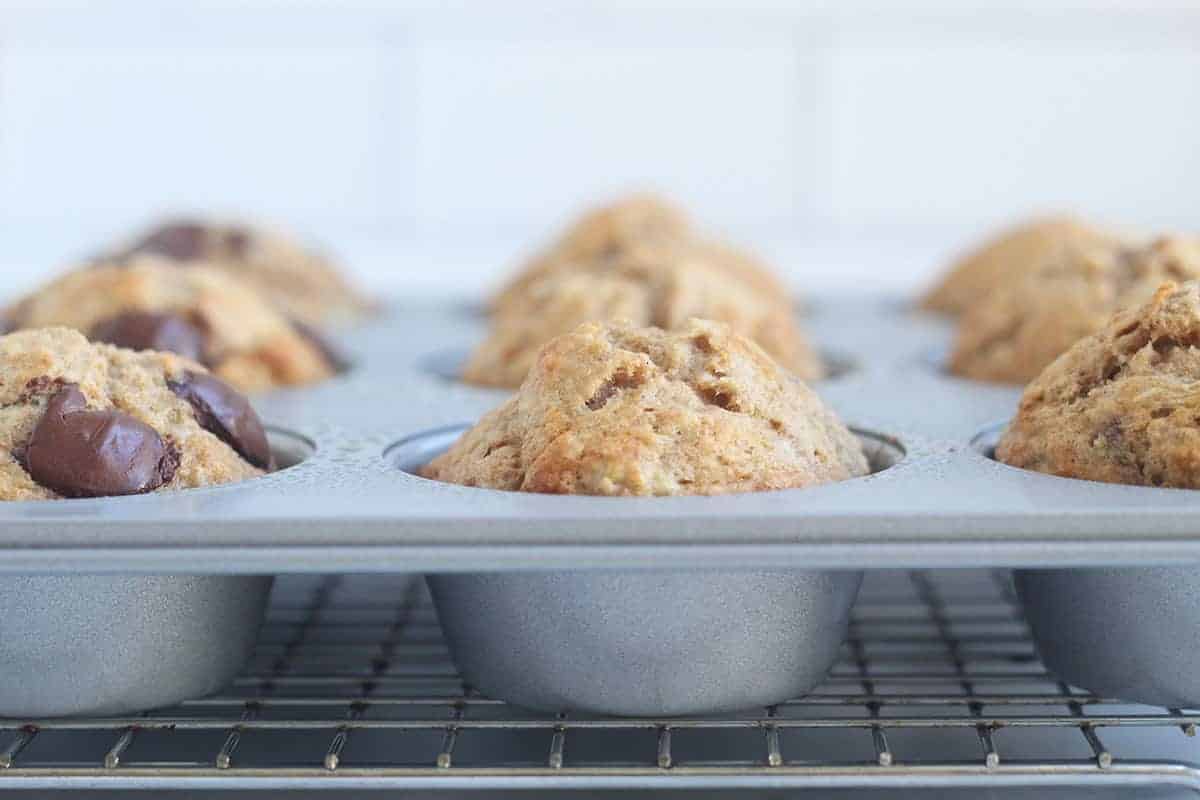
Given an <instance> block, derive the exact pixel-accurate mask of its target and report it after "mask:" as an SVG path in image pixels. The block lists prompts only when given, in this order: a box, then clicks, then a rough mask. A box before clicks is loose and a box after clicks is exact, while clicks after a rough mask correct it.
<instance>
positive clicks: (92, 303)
mask: <svg viewBox="0 0 1200 800" xmlns="http://www.w3.org/2000/svg"><path fill="white" fill-rule="evenodd" d="M7 321H8V324H9V326H10V327H11V328H13V329H17V328H42V327H47V326H55V325H61V326H65V327H69V328H74V329H76V330H78V331H82V332H83V333H84V334H86V335H87V336H88V337H90V338H92V339H93V340H97V341H103V342H107V343H109V344H115V345H119V346H121V347H128V348H131V349H134V350H169V351H172V352H175V353H178V354H180V355H182V356H185V357H187V358H190V359H194V360H197V361H200V362H201V363H203V364H205V365H206V366H207V367H208V368H209V369H211V370H212V371H213V372H214V373H216V374H217V375H218V376H220V377H221V378H222V379H223V380H225V381H228V382H229V383H230V384H232V385H234V386H235V387H237V388H238V389H239V390H241V391H245V392H258V391H264V390H268V389H274V388H278V387H282V386H292V385H299V384H306V383H312V382H314V381H319V380H323V379H325V378H328V377H330V376H331V375H333V374H334V372H335V371H336V366H337V365H336V364H335V363H333V362H332V361H331V356H330V354H329V353H328V352H327V351H326V349H325V348H324V347H323V345H322V344H321V343H320V342H319V341H318V340H316V339H314V338H313V337H312V336H310V335H309V334H308V333H306V332H305V331H303V330H301V329H298V328H297V327H296V326H294V325H293V324H292V323H291V322H290V321H289V320H288V319H287V318H286V317H284V316H283V315H282V314H280V313H279V312H278V311H276V310H275V309H274V308H273V307H272V306H271V305H270V304H268V303H267V302H266V301H265V300H264V299H263V298H262V296H260V295H259V294H258V292H256V291H254V290H253V289H252V288H250V287H249V286H247V285H245V284H243V283H242V282H240V281H238V280H236V279H234V278H232V277H230V276H229V275H228V274H227V273H226V272H224V271H222V270H220V269H215V268H210V267H205V266H195V267H190V268H189V269H186V270H181V269H179V268H178V267H177V266H176V265H174V264H173V263H171V262H169V261H164V260H162V259H154V258H149V257H139V258H136V259H134V260H133V261H131V262H129V263H127V264H123V265H100V266H92V267H86V268H83V269H80V270H76V271H74V272H70V273H68V274H66V275H64V276H62V277H61V278H59V279H58V280H56V281H53V282H51V283H50V284H48V285H46V286H45V287H43V288H42V289H40V290H38V291H37V292H35V293H33V294H32V295H30V296H28V297H26V298H24V299H23V300H21V301H20V302H19V303H17V304H16V305H15V306H14V307H12V308H11V309H9V311H8V320H7Z"/></svg>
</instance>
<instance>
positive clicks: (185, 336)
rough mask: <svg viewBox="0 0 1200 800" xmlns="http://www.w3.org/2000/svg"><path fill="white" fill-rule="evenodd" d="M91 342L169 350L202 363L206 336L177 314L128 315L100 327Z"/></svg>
mask: <svg viewBox="0 0 1200 800" xmlns="http://www.w3.org/2000/svg"><path fill="white" fill-rule="evenodd" d="M90 338H91V339H92V341H95V342H107V343H108V344H115V345H117V346H118V347H128V348H129V349H130V350H166V351H168V352H171V353H178V354H179V355H181V356H184V357H185V358H190V359H192V360H193V361H202V360H203V358H204V351H205V345H206V342H205V335H204V332H203V331H202V330H200V329H199V328H198V327H196V326H195V325H193V324H192V323H190V322H188V321H187V320H186V319H184V318H183V317H181V316H180V315H178V314H169V313H168V314H156V313H152V312H149V311H127V312H125V313H124V314H119V315H117V316H115V317H112V318H110V319H106V320H104V321H103V322H99V323H97V324H96V325H95V326H94V327H93V328H92V331H91V335H90Z"/></svg>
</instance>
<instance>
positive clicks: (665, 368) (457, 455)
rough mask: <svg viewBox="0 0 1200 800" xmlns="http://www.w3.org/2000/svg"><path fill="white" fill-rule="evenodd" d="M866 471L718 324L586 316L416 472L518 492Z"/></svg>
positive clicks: (756, 487)
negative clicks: (665, 325) (669, 325)
mask: <svg viewBox="0 0 1200 800" xmlns="http://www.w3.org/2000/svg"><path fill="white" fill-rule="evenodd" d="M867 472H868V467H867V461H866V458H865V457H864V455H863V452H862V448H861V447H860V445H859V443H858V440H857V439H856V438H855V437H854V436H853V434H851V433H850V431H849V430H847V429H846V428H845V427H844V426H843V425H842V424H841V422H839V421H838V419H837V417H836V416H834V414H833V413H832V412H831V411H829V410H828V409H827V408H826V407H825V406H824V404H823V403H822V402H821V400H820V399H819V398H818V397H817V396H816V395H815V394H814V393H813V392H812V391H811V390H809V389H808V388H807V387H806V386H805V385H804V384H803V383H802V382H801V381H799V380H797V379H796V378H795V377H794V376H793V375H792V374H790V373H789V372H788V371H786V370H784V369H782V368H781V367H780V366H779V365H778V364H777V363H776V362H775V361H774V359H772V358H771V357H770V356H768V355H767V354H766V353H765V352H764V351H763V350H762V349H761V348H759V347H758V346H757V345H756V344H754V343H753V342H751V341H749V340H748V339H746V338H743V337H742V336H740V335H738V334H737V333H735V332H734V330H733V328H732V327H731V326H729V325H724V324H720V323H717V322H710V321H702V320H696V319H692V320H688V321H686V322H683V323H681V324H680V325H679V326H678V327H677V329H676V330H672V331H666V330H662V329H660V328H654V327H639V326H636V325H633V324H630V323H627V322H613V323H598V322H590V323H586V324H584V325H581V326H579V327H578V328H576V329H575V330H574V331H572V332H570V333H567V334H565V335H562V336H559V337H558V338H556V339H554V340H553V341H551V342H550V343H549V344H547V345H546V346H545V347H544V348H543V349H542V351H541V352H540V354H539V355H538V357H537V359H536V362H535V364H534V366H533V369H532V370H531V371H530V372H529V375H528V377H527V378H526V379H525V382H524V383H523V384H522V385H521V388H520V390H519V391H518V392H517V393H516V394H515V395H514V396H513V397H512V398H510V399H509V400H508V401H507V402H505V403H504V404H503V405H502V406H500V407H499V408H497V409H496V410H494V411H492V412H491V413H489V414H488V415H487V416H485V417H484V418H483V419H482V420H480V421H479V423H478V424H477V425H476V426H475V427H474V428H472V429H471V430H470V431H468V432H467V433H465V434H464V435H463V436H462V438H460V439H459V440H458V441H457V442H456V443H455V444H454V445H453V446H452V447H451V448H450V449H449V450H448V451H447V452H445V453H444V454H442V455H441V456H439V457H437V458H436V459H434V460H433V461H432V462H430V463H429V464H428V465H427V466H426V467H425V468H424V470H423V472H422V474H423V475H425V476H426V477H429V478H434V479H436V480H441V481H448V482H452V483H459V484H464V485H467V486H483V487H488V488H492V489H505V490H512V491H523V492H545V493H557V494H590V495H697V494H699V495H712V494H724V493H732V492H751V491H760V490H769V489H787V488H796V487H803V486H812V485H816V484H821V483H828V482H831V481H839V480H845V479H847V478H851V477H855V476H858V475H865V474H866V473H867Z"/></svg>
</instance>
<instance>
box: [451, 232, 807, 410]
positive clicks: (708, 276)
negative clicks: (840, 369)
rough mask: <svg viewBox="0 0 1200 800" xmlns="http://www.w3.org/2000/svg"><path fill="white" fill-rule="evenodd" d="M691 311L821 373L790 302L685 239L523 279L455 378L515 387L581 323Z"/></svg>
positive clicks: (672, 324) (652, 319)
mask: <svg viewBox="0 0 1200 800" xmlns="http://www.w3.org/2000/svg"><path fill="white" fill-rule="evenodd" d="M691 317H701V318H705V319H713V320H717V321H720V322H725V323H728V324H729V325H730V326H731V327H732V328H733V329H734V330H735V331H737V332H738V333H740V334H742V335H744V336H746V337H748V338H751V339H753V340H754V341H756V342H758V344H759V345H760V346H762V347H763V348H764V349H765V350H766V351H767V352H768V353H770V354H771V355H772V356H774V357H775V358H776V359H777V360H778V361H779V363H780V364H782V365H783V366H784V367H786V368H788V369H790V370H792V371H793V372H795V373H796V374H797V375H799V376H800V377H802V378H805V379H813V378H819V377H821V375H822V373H823V370H822V367H821V363H820V360H819V359H818V358H817V355H816V353H815V352H814V350H813V349H812V347H811V346H810V345H809V343H808V341H807V339H806V338H805V336H804V335H803V333H802V332H801V331H800V329H799V326H798V325H797V324H796V321H795V319H794V317H793V313H792V309H791V308H790V307H789V306H787V305H785V304H782V303H780V302H778V297H772V296H770V295H767V294H765V293H763V292H760V291H758V290H756V289H755V288H753V287H751V286H750V285H748V284H747V283H745V282H743V281H740V280H737V279H735V278H733V277H731V276H730V275H729V273H728V272H727V271H726V270H724V269H722V268H721V267H719V266H716V265H714V264H713V263H711V261H710V260H708V259H707V258H705V257H704V255H703V253H702V252H701V251H698V250H696V249H694V248H693V247H691V246H690V245H689V244H688V243H680V242H657V243H653V244H650V243H643V244H639V245H635V246H632V247H630V248H628V249H627V250H625V251H624V252H622V253H620V254H617V255H613V256H608V257H605V258H604V259H601V260H596V261H593V262H591V263H590V264H589V265H588V266H587V267H583V266H581V267H578V268H576V269H574V270H570V271H563V272H557V273H551V274H548V275H546V276H545V277H543V278H541V279H540V280H538V281H534V282H532V283H530V284H529V285H528V286H527V287H526V288H525V290H524V295H523V297H522V300H521V302H519V303H513V304H512V305H511V306H508V307H505V308H502V309H499V310H497V312H496V314H495V315H494V317H493V319H492V327H491V331H490V332H489V334H488V337H487V339H485V340H484V342H483V343H482V344H481V345H480V346H479V347H478V348H477V349H476V350H475V352H474V353H473V354H472V355H471V357H470V358H469V360H468V361H467V364H466V366H465V368H464V370H463V380H465V381H467V382H468V383H474V384H477V385H481V386H496V387H505V388H515V387H517V386H519V385H520V384H521V381H522V380H524V378H525V374H526V373H527V372H528V371H529V368H530V366H531V365H532V364H533V362H534V359H535V358H536V357H537V353H538V350H540V349H541V347H542V345H544V344H545V343H546V342H548V341H550V340H551V339H553V338H554V337H556V336H559V335H561V334H564V333H568V332H570V331H571V330H573V329H574V328H575V327H576V326H578V325H579V324H580V323H583V322H588V321H604V320H612V319H624V320H628V321H630V322H632V323H633V324H636V325H654V326H657V327H660V328H666V329H674V328H678V327H680V326H681V325H683V324H684V323H685V322H686V321H687V320H688V319H689V318H691Z"/></svg>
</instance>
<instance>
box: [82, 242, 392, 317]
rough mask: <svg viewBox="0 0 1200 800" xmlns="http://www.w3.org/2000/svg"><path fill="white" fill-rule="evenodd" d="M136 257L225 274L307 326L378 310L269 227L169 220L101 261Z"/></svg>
mask: <svg viewBox="0 0 1200 800" xmlns="http://www.w3.org/2000/svg"><path fill="white" fill-rule="evenodd" d="M138 255H149V256H154V257H156V258H159V259H162V260H166V261H172V262H176V263H180V264H199V265H203V266H206V267H209V268H211V269H219V270H221V271H224V272H226V273H228V274H230V275H232V276H234V277H235V278H237V279H239V280H241V281H243V282H245V283H247V284H249V285H250V286H253V287H254V288H255V289H257V290H258V291H259V292H261V293H262V295H263V296H264V297H266V298H267V299H268V300H269V301H270V302H271V304H272V305H274V306H275V308H276V309H278V310H279V311H280V312H282V313H283V314H285V315H286V316H288V317H289V318H291V319H293V320H296V321H299V322H301V323H303V324H305V325H312V326H318V327H320V326H326V325H336V324H346V323H351V322H354V321H357V320H359V319H361V318H363V317H365V316H367V315H369V314H370V313H372V311H373V309H374V306H373V304H372V303H371V302H370V301H368V300H367V299H366V298H365V297H363V295H361V294H359V293H358V291H357V290H355V289H354V287H353V286H351V285H350V283H349V282H348V281H347V280H346V279H345V278H344V277H343V276H342V275H341V274H340V273H339V271H338V270H337V269H336V268H335V267H334V265H333V264H332V263H330V261H329V260H328V259H327V258H325V257H324V256H322V255H321V254H319V253H316V252H314V251H312V250H309V249H307V248H305V247H303V246H302V245H300V244H298V243H296V242H294V241H292V240H290V239H288V238H287V237H285V236H283V235H281V234H279V233H276V232H274V231H271V230H268V229H266V228H259V227H251V226H248V225H243V224H234V223H226V222H216V221H209V220H199V219H176V220H167V221H165V222H163V223H161V224H160V225H158V226H156V227H154V228H152V229H150V230H148V231H146V232H144V233H143V234H142V235H141V236H139V237H138V238H137V239H135V240H134V241H133V242H132V243H130V244H128V245H126V246H125V247H122V248H120V249H119V251H118V252H117V253H116V254H115V255H113V256H112V257H111V258H107V259H103V260H107V261H116V262H121V261H125V260H128V259H129V258H130V257H133V256H138Z"/></svg>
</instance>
